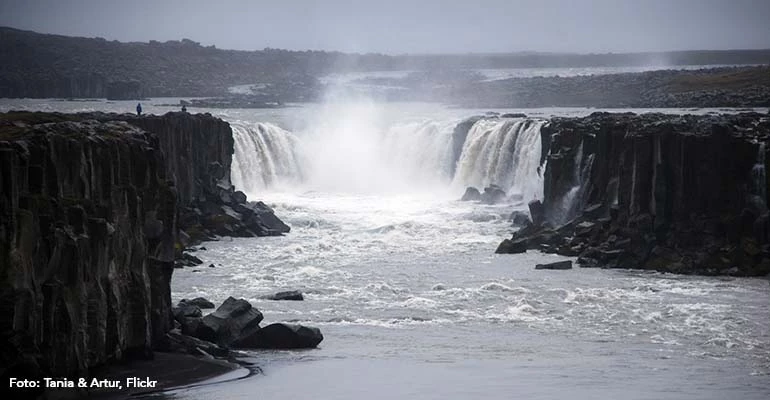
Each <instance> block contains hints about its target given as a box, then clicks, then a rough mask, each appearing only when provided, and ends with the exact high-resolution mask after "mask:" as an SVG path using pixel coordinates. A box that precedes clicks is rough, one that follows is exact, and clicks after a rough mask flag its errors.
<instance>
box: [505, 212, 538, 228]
mask: <svg viewBox="0 0 770 400" xmlns="http://www.w3.org/2000/svg"><path fill="white" fill-rule="evenodd" d="M509 219H510V220H511V225H512V226H515V227H517V228H521V227H524V226H527V225H531V224H532V221H530V219H529V214H527V213H525V212H522V211H514V212H512V213H511V216H510V218H509Z"/></svg>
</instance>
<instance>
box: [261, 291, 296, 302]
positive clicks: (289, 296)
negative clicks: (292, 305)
mask: <svg viewBox="0 0 770 400" xmlns="http://www.w3.org/2000/svg"><path fill="white" fill-rule="evenodd" d="M267 299H268V300H294V301H301V300H305V298H304V297H303V296H302V293H301V292H300V291H299V290H290V291H287V292H278V293H276V294H273V295H270V296H267Z"/></svg>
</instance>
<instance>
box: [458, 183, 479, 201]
mask: <svg viewBox="0 0 770 400" xmlns="http://www.w3.org/2000/svg"><path fill="white" fill-rule="evenodd" d="M479 200H481V193H480V192H479V190H478V189H476V188H475V187H473V186H469V187H468V188H467V189H465V193H464V194H463V197H462V198H460V201H479Z"/></svg>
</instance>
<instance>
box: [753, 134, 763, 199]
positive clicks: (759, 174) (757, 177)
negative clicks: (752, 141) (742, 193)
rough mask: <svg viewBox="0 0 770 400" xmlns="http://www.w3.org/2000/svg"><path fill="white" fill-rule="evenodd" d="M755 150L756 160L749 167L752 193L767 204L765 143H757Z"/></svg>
mask: <svg viewBox="0 0 770 400" xmlns="http://www.w3.org/2000/svg"><path fill="white" fill-rule="evenodd" d="M757 147H758V150H757V162H756V163H755V164H754V167H753V168H752V169H751V182H752V184H753V186H754V187H753V188H752V189H753V190H752V192H753V194H754V195H756V196H759V198H760V199H762V201H763V202H764V203H765V204H767V176H766V175H765V143H764V142H762V143H760V144H759V146H757Z"/></svg>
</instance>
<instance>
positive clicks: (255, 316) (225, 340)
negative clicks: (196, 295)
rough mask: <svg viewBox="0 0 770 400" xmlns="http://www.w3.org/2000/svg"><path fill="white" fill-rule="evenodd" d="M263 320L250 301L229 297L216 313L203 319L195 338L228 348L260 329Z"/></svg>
mask: <svg viewBox="0 0 770 400" xmlns="http://www.w3.org/2000/svg"><path fill="white" fill-rule="evenodd" d="M262 318H263V317H262V313H261V312H259V310H257V309H256V308H253V307H252V306H251V304H250V303H249V302H248V301H246V300H244V299H239V300H238V299H235V298H234V297H228V298H227V300H225V302H224V303H222V305H221V306H219V308H217V310H216V311H214V312H213V313H211V314H209V315H206V316H205V317H203V319H202V320H201V324H200V326H199V327H198V329H197V330H196V332H195V334H194V335H193V336H195V337H197V338H199V339H203V340H208V341H211V342H215V343H218V344H220V345H225V346H227V345H229V344H230V342H232V341H233V340H235V339H236V338H238V337H239V336H241V335H242V334H244V333H245V332H247V331H250V330H252V329H258V328H259V323H260V322H261V321H262Z"/></svg>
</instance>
